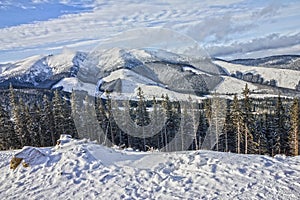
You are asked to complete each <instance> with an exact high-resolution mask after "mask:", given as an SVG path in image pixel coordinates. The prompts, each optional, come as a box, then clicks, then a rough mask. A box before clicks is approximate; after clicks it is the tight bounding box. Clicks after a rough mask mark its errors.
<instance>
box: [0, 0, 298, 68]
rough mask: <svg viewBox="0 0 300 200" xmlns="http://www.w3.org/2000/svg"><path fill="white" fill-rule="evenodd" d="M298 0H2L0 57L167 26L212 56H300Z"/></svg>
mask: <svg viewBox="0 0 300 200" xmlns="http://www.w3.org/2000/svg"><path fill="white" fill-rule="evenodd" d="M299 10H300V1H299V0H286V1H279V0H278V1H275V0H215V1H208V0H203V1H199V0H184V1H183V0H149V1H142V0H75V1H74V0H73V1H72V0H31V1H30V0H19V1H17V0H3V1H0V62H2V63H3V62H8V61H14V60H18V59H22V58H25V57H28V56H32V55H37V54H56V53H59V52H61V51H62V50H63V49H65V48H68V49H72V50H77V51H90V50H91V49H93V48H94V47H95V46H97V45H99V44H101V42H103V41H105V40H107V39H109V38H111V37H114V36H115V35H117V34H120V33H122V32H126V31H130V30H134V29H137V28H145V27H158V28H167V29H170V30H173V31H176V32H178V33H180V34H184V35H187V36H188V37H191V38H192V39H194V40H195V41H196V42H197V43H198V44H199V46H200V47H201V48H203V49H204V50H205V51H206V52H207V53H208V54H209V55H210V56H211V57H219V58H224V59H236V58H255V57H263V56H270V55H278V54H300V20H299V19H300V12H299Z"/></svg>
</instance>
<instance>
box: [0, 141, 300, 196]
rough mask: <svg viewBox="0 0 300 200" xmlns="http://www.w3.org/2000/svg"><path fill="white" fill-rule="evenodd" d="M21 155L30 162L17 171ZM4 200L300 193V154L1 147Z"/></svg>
mask: <svg viewBox="0 0 300 200" xmlns="http://www.w3.org/2000/svg"><path fill="white" fill-rule="evenodd" d="M14 153H16V156H19V157H22V158H24V160H25V161H26V162H27V163H29V167H28V168H24V167H23V166H22V165H20V166H19V167H18V168H17V169H16V170H15V171H12V170H10V169H9V161H10V159H11V158H12V156H13V155H14ZM0 172H1V175H2V176H1V178H0V179H1V180H0V198H1V199H4V198H5V199H57V198H59V197H60V198H63V199H285V200H287V199H299V198H300V157H285V156H276V157H274V158H271V157H268V156H259V155H237V154H233V153H221V152H212V151H189V152H171V153H165V152H135V151H132V150H131V151H130V150H115V149H111V148H107V147H104V146H101V145H98V144H96V143H93V142H89V141H88V140H73V139H69V138H67V137H64V138H62V143H61V144H60V146H59V147H53V148H52V147H47V148H33V147H24V148H23V149H22V150H21V151H16V152H12V151H3V152H0Z"/></svg>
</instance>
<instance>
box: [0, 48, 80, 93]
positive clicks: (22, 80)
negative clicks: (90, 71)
mask: <svg viewBox="0 0 300 200" xmlns="http://www.w3.org/2000/svg"><path fill="white" fill-rule="evenodd" d="M84 56H85V54H84V53H80V52H72V51H68V50H65V51H64V52H63V53H61V54H58V55H48V56H42V55H38V56H33V57H29V58H26V59H24V60H21V61H18V62H14V63H8V64H3V65H1V66H0V84H4V85H5V82H7V81H8V82H11V83H12V84H13V85H19V86H22V85H24V86H25V87H26V86H28V84H29V85H34V86H39V85H43V83H45V87H46V88H47V87H49V86H47V81H48V82H49V81H50V82H51V81H52V82H55V81H56V80H60V79H61V78H63V77H69V76H74V75H75V74H76V71H78V67H79V64H80V63H81V62H82V61H83V59H84Z"/></svg>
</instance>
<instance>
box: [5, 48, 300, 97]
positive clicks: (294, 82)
mask: <svg viewBox="0 0 300 200" xmlns="http://www.w3.org/2000/svg"><path fill="white" fill-rule="evenodd" d="M236 63H239V64H236ZM298 63H299V57H298V56H274V57H269V58H263V59H255V60H235V61H224V60H220V59H214V60H210V59H199V58H198V59H195V58H190V57H186V56H183V55H179V54H175V53H172V52H167V51H164V50H159V49H122V48H111V49H105V50H98V51H94V52H92V53H82V52H70V51H67V50H66V51H64V52H63V53H61V54H58V55H48V56H33V57H30V58H27V59H24V60H21V61H18V62H15V63H9V64H2V65H0V86H2V87H7V86H8V85H9V83H12V84H13V85H14V86H15V87H22V88H28V87H29V88H47V89H52V88H61V89H63V90H65V91H68V92H71V91H72V90H73V89H74V90H84V91H87V92H88V93H89V94H91V95H95V94H99V93H100V94H101V92H104V91H106V90H108V91H110V92H112V95H113V94H115V95H116V96H118V97H119V98H122V97H124V98H126V97H128V96H131V97H132V96H135V95H136V93H137V88H138V87H141V88H142V90H143V91H144V93H145V96H146V97H147V98H152V97H153V96H156V97H160V96H161V95H162V94H168V95H169V96H170V97H171V98H174V99H186V97H187V96H189V95H190V96H192V97H194V98H199V97H203V95H206V94H209V93H210V92H214V91H216V92H217V93H220V94H224V95H229V94H233V93H239V92H241V91H242V89H243V88H244V86H245V84H246V83H248V85H249V88H250V89H251V90H252V91H253V92H254V93H258V94H265V95H267V94H271V95H277V94H278V93H282V94H284V95H287V96H291V95H292V96H294V95H299V92H298V91H299V90H300V84H299V80H300V78H299V77H300V71H299V70H297V69H298V68H297V67H298V66H299V64H298ZM250 64H253V66H251V65H250ZM272 66H274V67H272Z"/></svg>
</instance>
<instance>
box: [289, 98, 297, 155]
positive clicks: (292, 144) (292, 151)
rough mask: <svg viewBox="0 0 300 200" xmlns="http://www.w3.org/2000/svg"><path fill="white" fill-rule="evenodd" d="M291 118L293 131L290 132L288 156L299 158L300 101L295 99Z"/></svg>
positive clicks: (291, 109)
mask: <svg viewBox="0 0 300 200" xmlns="http://www.w3.org/2000/svg"><path fill="white" fill-rule="evenodd" d="M290 115H291V116H290V117H291V130H290V132H289V137H288V141H289V151H288V155H290V156H298V155H299V132H300V130H299V101H298V99H297V98H294V101H293V104H292V106H291V108H290Z"/></svg>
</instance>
